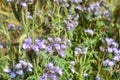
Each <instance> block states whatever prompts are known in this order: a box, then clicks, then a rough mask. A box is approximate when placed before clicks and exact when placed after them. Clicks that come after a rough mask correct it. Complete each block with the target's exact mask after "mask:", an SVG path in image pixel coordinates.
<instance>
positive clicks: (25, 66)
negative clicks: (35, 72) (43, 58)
mask: <svg viewBox="0 0 120 80" xmlns="http://www.w3.org/2000/svg"><path fill="white" fill-rule="evenodd" d="M32 67H33V66H32V64H31V63H27V62H26V61H24V60H19V63H18V64H16V65H15V66H14V67H13V68H12V69H4V72H6V73H9V74H10V77H11V78H15V77H16V76H17V75H19V76H23V75H24V74H25V73H26V72H32Z"/></svg>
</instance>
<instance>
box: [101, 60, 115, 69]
mask: <svg viewBox="0 0 120 80" xmlns="http://www.w3.org/2000/svg"><path fill="white" fill-rule="evenodd" d="M114 65H115V61H112V60H109V59H106V60H104V61H103V66H109V67H112V66H114Z"/></svg>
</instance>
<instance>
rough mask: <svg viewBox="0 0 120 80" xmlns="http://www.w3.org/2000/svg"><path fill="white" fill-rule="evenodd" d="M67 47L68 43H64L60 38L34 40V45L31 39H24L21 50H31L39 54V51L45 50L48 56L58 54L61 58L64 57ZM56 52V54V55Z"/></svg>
mask: <svg viewBox="0 0 120 80" xmlns="http://www.w3.org/2000/svg"><path fill="white" fill-rule="evenodd" d="M67 45H70V41H69V40H67V41H64V40H62V39H61V38H60V37H56V38H51V37H48V38H47V39H43V40H42V39H36V40H35V42H34V44H33V43H32V39H31V38H26V39H25V40H24V42H23V44H22V48H23V49H32V50H34V51H35V52H39V51H40V50H43V49H44V50H45V51H46V52H47V53H50V54H59V55H60V56H61V57H64V55H65V50H66V48H67ZM56 52H57V53H56Z"/></svg>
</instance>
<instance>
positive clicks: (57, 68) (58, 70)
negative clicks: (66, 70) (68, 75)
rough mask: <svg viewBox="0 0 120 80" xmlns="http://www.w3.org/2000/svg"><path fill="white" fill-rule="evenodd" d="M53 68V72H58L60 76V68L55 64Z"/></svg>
mask: <svg viewBox="0 0 120 80" xmlns="http://www.w3.org/2000/svg"><path fill="white" fill-rule="evenodd" d="M54 70H55V73H57V74H59V75H60V76H62V70H61V69H60V68H59V67H58V66H55V67H54Z"/></svg>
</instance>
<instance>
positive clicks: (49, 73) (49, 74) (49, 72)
mask: <svg viewBox="0 0 120 80" xmlns="http://www.w3.org/2000/svg"><path fill="white" fill-rule="evenodd" d="M58 76H62V70H61V69H60V68H59V67H58V66H54V65H53V63H48V64H47V65H46V67H45V73H44V74H43V75H42V76H41V78H40V80H47V79H50V80H58Z"/></svg>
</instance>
